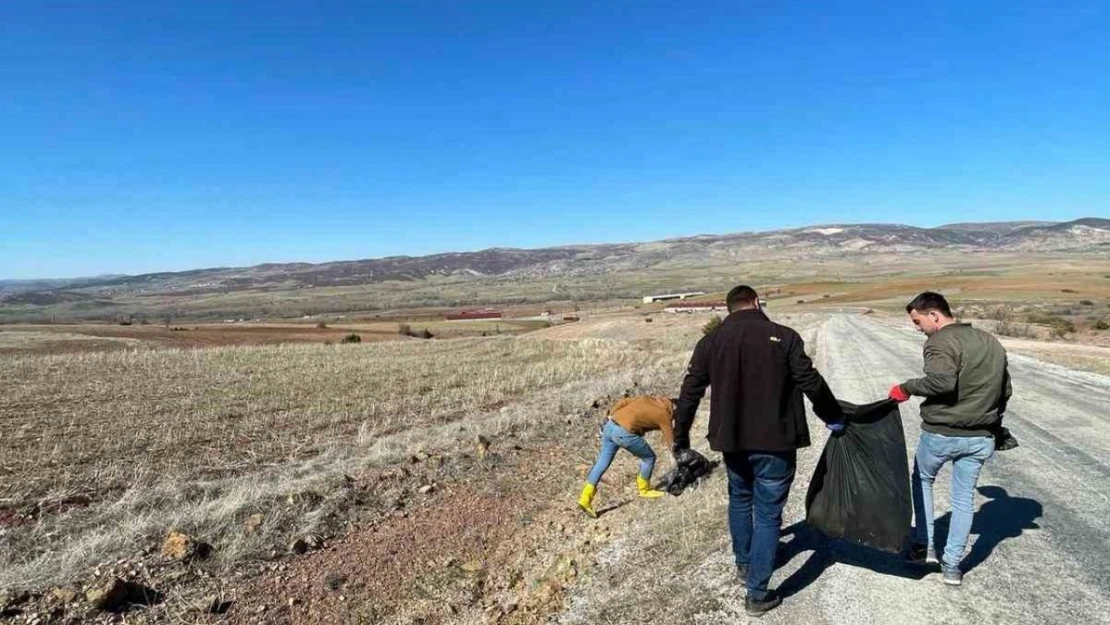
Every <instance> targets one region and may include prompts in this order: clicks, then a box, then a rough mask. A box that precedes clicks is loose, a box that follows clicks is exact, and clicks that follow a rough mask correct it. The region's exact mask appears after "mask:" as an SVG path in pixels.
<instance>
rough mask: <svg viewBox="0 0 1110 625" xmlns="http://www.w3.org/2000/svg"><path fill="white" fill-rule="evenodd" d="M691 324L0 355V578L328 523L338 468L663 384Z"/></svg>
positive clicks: (340, 483)
mask: <svg viewBox="0 0 1110 625" xmlns="http://www.w3.org/2000/svg"><path fill="white" fill-rule="evenodd" d="M696 332H697V329H696V327H694V326H691V325H690V324H689V323H688V322H687V323H686V327H685V330H683V331H679V332H675V331H674V328H671V331H669V332H668V331H667V330H665V329H664V328H662V327H660V328H659V329H657V333H658V335H659V340H660V341H663V343H658V344H654V345H648V344H645V345H643V346H640V347H637V348H636V349H628V348H627V346H626V344H624V343H622V342H615V341H612V340H607V339H604V338H580V339H578V340H572V341H568V340H557V339H554V338H552V339H545V338H543V337H542V333H541V335H537V336H536V337H535V338H532V337H528V336H525V337H509V336H492V337H486V338H467V339H455V340H435V341H418V340H410V341H393V342H383V343H374V344H362V345H322V344H316V345H295V344H291V345H278V346H253V347H251V346H247V347H220V348H211V349H203V350H180V349H162V350H141V351H136V350H129V351H113V352H94V353H81V354H63V355H17V354H10V353H9V354H4V355H0V360H2V366H3V370H4V376H3V377H2V378H0V425H2V427H3V429H4V431H5V436H4V437H3V438H2V439H0V471H2V472H3V479H2V480H0V531H2V534H0V540H2V542H0V547H2V548H0V565H2V569H0V588H7V589H11V588H17V587H28V586H36V587H41V586H44V585H48V584H52V583H61V582H66V581H71V580H74V579H78V578H80V577H82V576H84V575H86V574H87V573H88V572H89V570H90V569H92V568H94V567H95V566H96V565H97V564H99V563H101V562H105V561H111V560H113V559H115V558H117V557H123V556H125V555H128V554H132V553H134V552H136V551H142V550H143V549H145V548H147V547H149V546H150V545H152V544H157V541H158V539H159V537H160V536H162V535H163V534H164V533H165V532H166V531H168V530H169V529H170V528H179V529H183V530H186V531H188V532H190V533H193V534H196V535H200V536H203V537H204V538H205V540H208V541H210V542H212V543H213V544H214V545H215V546H216V547H217V549H216V554H217V556H216V557H217V561H218V562H219V563H220V565H221V566H223V567H225V568H226V567H230V566H233V565H235V564H236V563H238V562H241V561H244V560H249V559H251V558H254V557H257V556H259V555H260V554H264V553H267V552H270V551H272V550H273V549H275V548H276V549H280V550H281V551H282V552H284V549H285V547H284V545H285V544H286V542H285V541H287V540H288V539H289V538H290V537H294V536H307V535H312V534H313V533H317V532H321V533H323V532H330V531H334V530H335V528H334V527H332V526H331V525H329V523H330V524H334V523H335V522H336V520H337V519H338V518H339V517H340V516H341V510H342V509H344V508H347V507H350V505H351V502H350V501H349V497H348V496H347V495H346V494H345V493H346V491H345V490H344V485H345V483H346V482H347V481H349V479H350V478H349V476H350V475H358V474H359V473H360V472H364V471H367V470H372V469H375V468H381V467H388V466H392V465H396V464H397V463H401V462H407V461H408V458H409V457H410V456H412V455H414V454H418V455H419V454H430V453H436V452H437V450H438V451H443V450H448V451H450V450H457V449H459V448H467V449H469V448H470V447H471V446H472V442H473V440H474V438H475V437H476V436H478V435H483V436H490V437H501V436H506V435H516V436H519V437H525V438H526V437H527V436H529V433H530V432H536V431H540V432H542V431H543V430H544V429H545V425H546V424H545V421H546V419H549V418H550V417H551V416H552V415H568V414H580V413H581V412H582V411H583V410H584V409H585V408H586V407H588V406H589V405H590V404H591V402H592V401H594V399H596V398H597V397H601V396H605V395H607V394H610V393H613V392H616V391H618V390H619V389H623V388H628V387H630V386H631V385H632V384H633V383H634V382H637V381H641V382H645V381H647V380H653V379H657V378H658V379H660V380H661V379H664V378H665V379H667V380H668V381H669V382H671V384H673V380H674V379H676V378H675V376H677V372H678V371H679V370H680V368H681V365H682V362H681V358H682V355H681V354H682V352H681V350H680V349H679V348H680V343H688V342H689V341H690V340H691V336H692V334H691V333H694V334H696ZM645 383H646V382H645ZM559 418H562V417H559ZM371 495H372V496H380V495H382V493H371ZM379 503H380V502H379ZM255 514H261V515H262V516H263V517H264V519H265V522H264V523H263V526H262V527H258V528H255V531H252V532H250V533H246V532H243V531H242V527H243V524H244V522H246V520H247V519H248V518H249V517H250V516H251V515H255Z"/></svg>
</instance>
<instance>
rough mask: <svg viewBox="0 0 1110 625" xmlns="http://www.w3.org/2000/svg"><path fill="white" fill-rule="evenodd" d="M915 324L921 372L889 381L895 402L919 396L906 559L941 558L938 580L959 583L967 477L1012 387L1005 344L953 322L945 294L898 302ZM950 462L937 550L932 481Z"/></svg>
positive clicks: (984, 454)
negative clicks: (941, 543)
mask: <svg viewBox="0 0 1110 625" xmlns="http://www.w3.org/2000/svg"><path fill="white" fill-rule="evenodd" d="M906 313H907V314H908V315H909V316H910V320H911V321H912V322H913V324H914V325H915V326H917V329H918V330H920V331H921V332H922V333H924V334H925V335H926V336H928V337H929V338H928V339H927V340H926V341H925V347H924V360H925V366H924V373H925V376H924V377H920V378H915V379H912V380H907V381H905V382H903V383H901V384H896V385H894V386H893V387H892V388H891V389H890V398H891V399H894V400H896V401H899V402H903V401H907V400H908V399H909V398H910V396H912V395H917V396H920V397H924V398H925V401H923V402H922V403H921V439H920V441H919V442H918V445H917V451H916V452H915V453H914V465H913V481H912V485H913V508H914V519H915V523H914V526H915V534H916V535H915V537H914V538H915V544H914V545H913V546H912V547H911V549H910V558H911V559H912V560H924V561H925V562H926V563H929V564H941V572H942V575H943V578H944V582H945V583H946V584H950V585H960V584H962V583H963V573H962V572H961V571H960V566H959V565H960V561H961V560H962V559H963V555H964V550H965V548H966V547H967V539H968V535H969V534H970V532H971V524H972V518H973V516H974V512H973V510H974V505H975V484H976V482H978V480H979V473H980V472H981V471H982V469H983V465H984V464H985V463H986V462H987V460H989V459H990V458H991V456H993V455H994V451H995V435H996V433H998V432H1000V431H1001V428H1002V417H1003V415H1004V414H1005V412H1006V404H1007V402H1008V401H1009V399H1010V395H1011V394H1012V393H1013V388H1012V386H1011V383H1010V375H1009V373H1008V372H1007V366H1006V350H1005V349H1004V348H1003V347H1002V344H1001V343H999V342H998V339H996V338H994V337H993V336H991V335H989V334H987V333H986V332H983V331H981V330H977V329H975V328H972V327H971V326H970V325H969V324H966V323H959V322H958V321H956V319H955V317H954V316H953V315H952V309H951V307H950V306H949V305H948V300H946V299H945V298H944V296H943V295H941V294H940V293H934V292H932V291H926V292H924V293H921V294H920V295H918V296H917V297H915V298H914V299H913V300H912V301H911V302H910V303H909V304H907V305H906ZM948 463H951V464H952V486H951V488H950V489H949V496H950V498H951V509H952V515H951V521H950V523H949V525H948V542H947V544H946V545H945V548H944V558H943V559H941V558H938V557H937V554H936V545H935V544H934V538H935V536H934V517H933V514H934V511H933V483H934V482H935V481H936V477H937V474H938V473H939V472H940V469H941V468H942V467H943V466H944V465H945V464H948Z"/></svg>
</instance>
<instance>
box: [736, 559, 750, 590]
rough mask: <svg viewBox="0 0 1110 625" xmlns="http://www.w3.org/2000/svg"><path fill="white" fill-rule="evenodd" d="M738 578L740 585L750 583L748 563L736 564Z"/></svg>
mask: <svg viewBox="0 0 1110 625" xmlns="http://www.w3.org/2000/svg"><path fill="white" fill-rule="evenodd" d="M736 579H738V580H740V585H741V586H743V585H744V584H747V583H748V565H747V564H737V565H736Z"/></svg>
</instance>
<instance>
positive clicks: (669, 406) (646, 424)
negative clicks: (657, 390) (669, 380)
mask: <svg viewBox="0 0 1110 625" xmlns="http://www.w3.org/2000/svg"><path fill="white" fill-rule="evenodd" d="M609 418H610V419H612V420H613V421H616V422H617V424H618V425H620V426H621V427H622V428H624V429H625V430H628V431H629V432H631V433H632V434H635V435H636V436H643V435H644V434H646V433H648V432H653V431H655V430H660V431H661V432H662V433H663V444H664V445H666V446H667V447H670V446H671V444H672V443H673V442H674V431H673V430H672V428H671V422H672V421H673V419H674V400H673V399H671V398H670V397H663V396H655V395H644V396H640V397H625V398H624V399H622V400H620V401H619V402H617V404H616V405H615V406H613V408H612V409H611V410H610V411H609Z"/></svg>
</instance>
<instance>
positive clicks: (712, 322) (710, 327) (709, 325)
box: [701, 315, 724, 334]
mask: <svg viewBox="0 0 1110 625" xmlns="http://www.w3.org/2000/svg"><path fill="white" fill-rule="evenodd" d="M722 323H724V321H723V320H721V316H720V315H713V316H712V317H710V318H709V321H706V322H705V325H704V326H702V328H701V333H702V334H709V333H710V332H712V331H714V330H716V329H717V328H719V327H721V324H722Z"/></svg>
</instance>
